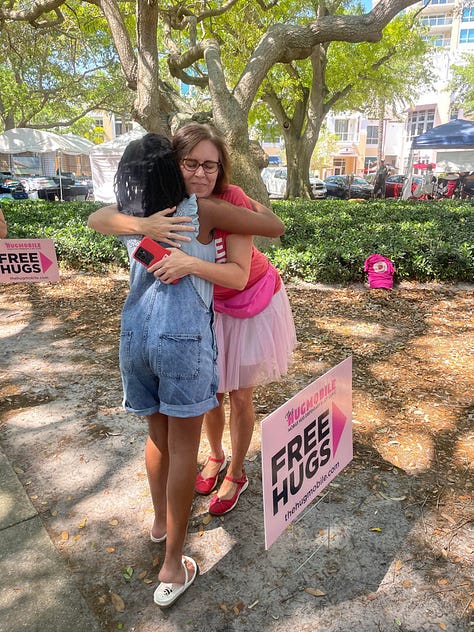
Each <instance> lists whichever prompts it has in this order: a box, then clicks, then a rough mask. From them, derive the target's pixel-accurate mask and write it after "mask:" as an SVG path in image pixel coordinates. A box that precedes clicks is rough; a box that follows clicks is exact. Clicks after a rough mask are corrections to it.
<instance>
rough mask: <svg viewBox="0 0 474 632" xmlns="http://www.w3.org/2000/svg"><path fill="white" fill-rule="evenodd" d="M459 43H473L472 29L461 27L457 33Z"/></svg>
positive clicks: (473, 30) (473, 31) (473, 33)
mask: <svg viewBox="0 0 474 632" xmlns="http://www.w3.org/2000/svg"><path fill="white" fill-rule="evenodd" d="M459 43H460V44H474V29H461V32H460V34H459Z"/></svg>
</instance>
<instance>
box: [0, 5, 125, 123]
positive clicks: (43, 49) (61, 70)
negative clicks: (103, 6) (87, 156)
mask: <svg viewBox="0 0 474 632" xmlns="http://www.w3.org/2000/svg"><path fill="white" fill-rule="evenodd" d="M83 5H84V3H83ZM83 5H81V4H78V5H76V6H75V7H73V5H70V6H68V7H63V16H64V20H62V21H61V22H60V23H56V24H55V25H54V26H52V27H51V28H44V29H38V28H33V27H32V26H31V25H30V24H23V23H21V22H6V23H5V24H4V25H3V27H2V38H1V40H0V71H1V72H0V89H1V95H2V99H1V103H0V120H1V121H2V124H3V125H2V126H3V127H4V128H9V127H11V126H15V127H24V126H46V127H49V126H51V125H53V124H55V123H56V124H59V123H61V124H63V125H67V126H68V127H70V126H71V125H72V131H75V132H79V133H86V132H90V129H89V128H90V127H91V125H92V121H91V119H90V118H89V119H86V120H83V121H82V122H81V123H80V124H79V123H77V119H80V118H81V117H83V116H84V114H85V113H87V112H89V111H90V110H91V109H95V108H100V107H106V109H107V110H115V111H117V110H119V111H128V110H129V108H130V104H131V100H130V99H131V97H130V95H128V91H127V90H126V89H125V81H124V77H123V75H122V73H121V69H120V64H119V61H118V58H117V54H116V51H115V49H114V47H113V46H112V44H111V40H110V36H109V33H108V27H107V23H106V21H105V20H104V17H103V16H102V15H101V13H100V11H99V9H98V8H97V7H94V6H93V5H87V4H85V5H84V6H83ZM74 124H75V125H74Z"/></svg>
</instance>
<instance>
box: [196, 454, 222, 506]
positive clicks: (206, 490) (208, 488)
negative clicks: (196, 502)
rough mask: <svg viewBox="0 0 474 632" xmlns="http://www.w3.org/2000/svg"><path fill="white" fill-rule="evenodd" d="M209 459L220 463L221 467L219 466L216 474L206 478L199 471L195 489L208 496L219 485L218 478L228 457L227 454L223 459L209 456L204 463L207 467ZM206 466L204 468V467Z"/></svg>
mask: <svg viewBox="0 0 474 632" xmlns="http://www.w3.org/2000/svg"><path fill="white" fill-rule="evenodd" d="M209 461H212V462H213V463H220V467H219V471H218V472H217V474H215V476H210V477H209V478H204V477H203V476H202V475H201V472H199V474H198V475H197V476H196V483H195V485H194V489H195V490H196V491H197V493H198V494H201V495H202V496H208V495H209V494H210V493H211V492H212V490H213V489H214V488H215V486H216V485H217V479H218V478H219V474H220V473H221V472H222V470H223V469H224V468H225V466H226V465H227V457H226V455H225V454H224V456H223V457H222V459H215V458H214V457H213V456H209V457H207V461H206V463H205V464H204V467H206V465H207V464H208V463H209ZM204 467H203V468H202V469H204Z"/></svg>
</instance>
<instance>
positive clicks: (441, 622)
mask: <svg viewBox="0 0 474 632" xmlns="http://www.w3.org/2000/svg"><path fill="white" fill-rule="evenodd" d="M438 625H439V627H440V628H441V629H442V630H447V629H448V627H447V625H446V623H445V622H444V621H440V622H439V623H438Z"/></svg>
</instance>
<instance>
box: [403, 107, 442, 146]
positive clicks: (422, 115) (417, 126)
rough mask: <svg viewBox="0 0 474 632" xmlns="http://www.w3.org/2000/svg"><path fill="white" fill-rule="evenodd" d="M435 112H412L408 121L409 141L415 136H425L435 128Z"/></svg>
mask: <svg viewBox="0 0 474 632" xmlns="http://www.w3.org/2000/svg"><path fill="white" fill-rule="evenodd" d="M434 117H435V111H434V110H419V111H417V112H411V114H409V115H408V119H407V140H411V139H412V138H413V137H414V136H419V135H420V134H424V133H425V132H427V131H428V130H430V129H432V128H433V127H434Z"/></svg>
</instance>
